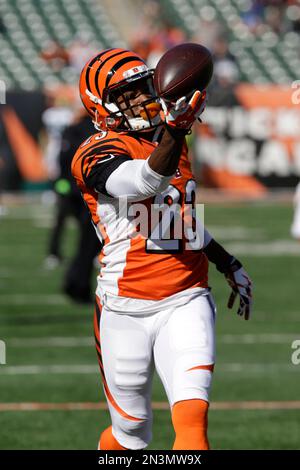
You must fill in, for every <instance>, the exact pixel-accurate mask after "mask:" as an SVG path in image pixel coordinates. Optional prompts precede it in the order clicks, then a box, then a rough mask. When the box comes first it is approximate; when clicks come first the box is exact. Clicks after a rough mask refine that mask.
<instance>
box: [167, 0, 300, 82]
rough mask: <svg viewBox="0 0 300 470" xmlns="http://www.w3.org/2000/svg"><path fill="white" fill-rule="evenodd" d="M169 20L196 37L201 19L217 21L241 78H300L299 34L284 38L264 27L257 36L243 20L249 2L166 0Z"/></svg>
mask: <svg viewBox="0 0 300 470" xmlns="http://www.w3.org/2000/svg"><path fill="white" fill-rule="evenodd" d="M161 4H162V5H163V7H164V10H165V12H167V14H168V17H169V18H171V20H172V21H173V22H174V23H175V24H177V26H179V27H181V28H183V29H184V30H185V31H186V32H187V33H188V34H189V35H191V36H193V35H197V32H198V31H199V28H200V24H201V23H200V22H201V20H207V21H211V20H216V21H218V22H219V23H220V24H221V25H222V29H223V31H224V33H225V35H226V37H227V38H228V41H229V50H230V52H231V53H232V55H234V56H235V58H236V60H237V66H238V68H239V71H240V78H241V79H242V80H245V81H250V82H253V83H264V82H273V83H289V82H291V80H295V79H297V78H299V70H300V58H299V44H300V42H299V35H298V34H297V33H296V32H293V31H287V32H285V33H284V34H282V35H281V36H279V35H278V34H276V33H274V32H273V31H272V30H271V29H270V28H269V30H268V27H266V28H265V31H264V32H263V34H262V35H261V36H257V35H255V34H253V33H252V32H251V30H250V29H249V28H248V27H247V26H246V25H245V23H244V22H243V21H242V18H243V14H244V13H245V12H246V11H247V10H248V9H249V5H250V4H251V2H249V0H210V2H207V0H163V1H162V2H161Z"/></svg>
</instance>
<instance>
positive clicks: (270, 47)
mask: <svg viewBox="0 0 300 470" xmlns="http://www.w3.org/2000/svg"><path fill="white" fill-rule="evenodd" d="M160 4H161V6H162V8H163V10H164V12H165V16H166V17H167V18H168V20H169V21H170V22H171V23H173V24H175V25H177V26H179V27H181V28H183V29H184V30H185V31H186V32H187V33H188V34H189V36H191V37H193V36H196V37H197V32H198V31H199V28H200V27H201V26H200V25H201V23H200V22H201V20H216V21H218V22H219V24H220V25H221V27H222V29H223V31H224V33H225V35H226V37H227V38H228V41H229V50H230V52H231V53H232V55H234V56H235V58H236V61H237V66H238V68H239V72H240V79H241V80H245V81H249V82H253V83H266V82H273V83H288V82H290V81H291V80H294V79H297V78H299V70H300V57H299V35H298V34H297V33H295V32H293V31H288V30H287V32H285V33H284V34H282V36H281V37H279V35H277V34H276V33H274V32H273V31H272V30H271V29H269V30H268V28H266V29H265V31H264V32H263V34H262V35H260V36H259V35H255V34H253V33H252V32H251V30H250V29H249V28H248V27H247V26H246V25H245V23H244V22H243V20H242V18H243V15H244V14H245V12H246V11H247V9H249V0H210V1H209V2H208V1H207V0H162V1H161V2H160ZM0 17H1V18H2V22H3V25H4V28H5V30H4V31H3V32H2V33H0V41H1V47H0V79H2V80H4V81H5V83H6V86H7V88H8V89H9V88H18V89H25V90H26V89H28V90H31V89H36V88H37V87H42V86H43V85H48V84H50V85H52V84H56V83H60V82H63V83H74V82H75V81H76V79H77V75H78V72H76V71H75V70H74V69H72V67H67V68H65V67H62V68H61V69H59V68H58V69H57V68H53V67H52V66H51V64H50V63H48V62H46V61H45V60H43V58H42V57H41V52H42V51H43V50H45V49H47V47H49V45H50V44H51V42H52V43H53V41H55V42H56V43H59V44H60V45H61V46H62V47H64V48H66V49H68V47H69V46H70V45H71V44H72V43H73V42H74V40H76V38H83V39H84V40H86V41H87V42H88V44H90V45H91V46H94V47H95V48H96V49H99V48H103V47H108V46H124V45H125V44H124V43H123V42H122V40H121V38H120V35H119V33H118V30H117V29H116V27H115V26H113V24H112V23H111V21H110V18H109V17H108V15H107V13H106V11H105V8H104V6H103V2H101V1H100V0H51V1H49V0H9V1H8V0H0Z"/></svg>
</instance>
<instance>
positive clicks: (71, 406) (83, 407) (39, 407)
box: [0, 400, 300, 412]
mask: <svg viewBox="0 0 300 470" xmlns="http://www.w3.org/2000/svg"><path fill="white" fill-rule="evenodd" d="M152 409H154V410H159V411H166V410H169V409H170V407H169V404H168V402H165V401H161V402H152ZM57 410H63V411H66V410H67V411H93V410H107V404H106V402H99V403H94V402H74V403H72V402H69V403H38V402H23V403H0V412H1V411H57ZM210 410H227V411H230V410H276V411H278V410H300V400H298V401H236V402H234V401H220V402H212V403H211V404H210Z"/></svg>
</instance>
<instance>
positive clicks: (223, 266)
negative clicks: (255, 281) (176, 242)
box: [203, 230, 252, 320]
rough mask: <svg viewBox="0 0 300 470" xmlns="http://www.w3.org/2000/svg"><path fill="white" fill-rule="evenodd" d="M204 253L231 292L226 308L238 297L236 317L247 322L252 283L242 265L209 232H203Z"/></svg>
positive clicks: (249, 314) (250, 307) (249, 313)
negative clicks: (240, 317)
mask: <svg viewBox="0 0 300 470" xmlns="http://www.w3.org/2000/svg"><path fill="white" fill-rule="evenodd" d="M203 251H204V253H205V254H206V256H207V258H208V260H209V261H210V262H211V263H214V264H215V265H216V268H217V270H218V271H220V272H221V273H222V274H224V276H225V279H226V281H227V282H228V284H229V286H230V287H231V289H232V291H231V294H230V296H229V300H228V304H227V306H228V308H232V307H233V304H234V301H235V299H236V297H237V296H238V297H239V301H240V304H239V308H238V312H237V313H238V315H241V316H243V317H244V318H245V320H249V318H250V316H251V310H252V281H251V279H250V277H249V276H248V274H247V273H246V271H245V270H244V268H243V266H242V263H241V262H240V261H239V260H237V259H236V258H235V257H234V256H233V255H231V254H229V253H228V252H227V251H226V250H225V249H224V248H223V247H222V246H221V245H220V244H219V243H218V242H216V241H215V240H214V239H213V238H212V237H211V235H210V234H209V232H207V231H206V230H205V237H204V248H203Z"/></svg>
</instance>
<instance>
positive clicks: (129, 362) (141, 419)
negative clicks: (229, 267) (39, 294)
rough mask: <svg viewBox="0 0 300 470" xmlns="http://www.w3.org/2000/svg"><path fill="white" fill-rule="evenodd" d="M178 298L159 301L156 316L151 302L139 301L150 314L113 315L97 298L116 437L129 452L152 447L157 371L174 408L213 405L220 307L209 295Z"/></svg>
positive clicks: (105, 378) (100, 348)
mask: <svg viewBox="0 0 300 470" xmlns="http://www.w3.org/2000/svg"><path fill="white" fill-rule="evenodd" d="M176 295H178V303H179V305H178V306H176ZM176 295H174V296H172V300H171V301H170V302H169V304H170V305H168V299H164V300H162V301H156V302H155V305H156V308H155V309H154V311H153V309H152V312H151V311H149V308H147V306H148V305H149V302H148V301H143V300H138V303H139V306H140V305H141V303H142V302H145V305H146V308H145V312H147V313H145V312H144V313H141V311H140V312H139V314H138V315H135V314H132V315H130V314H127V313H126V314H124V310H122V312H117V311H113V310H111V308H110V307H108V303H109V302H105V299H103V298H102V300H100V299H99V298H98V297H97V302H96V305H97V306H96V314H95V336H96V348H97V352H98V360H99V364H100V369H101V374H102V381H103V386H104V391H105V395H106V398H107V402H108V407H109V411H110V415H111V420H112V432H113V435H114V437H115V438H116V439H117V441H118V442H119V443H120V444H121V445H122V446H123V447H126V448H128V449H143V448H145V447H146V446H147V445H148V444H149V442H150V441H151V437H152V410H151V385H152V377H153V371H154V367H155V369H156V370H157V372H158V375H159V377H160V379H161V381H162V383H163V386H164V388H165V391H166V394H167V397H168V401H169V404H170V407H172V406H173V405H174V404H175V403H176V402H178V401H182V400H189V399H197V398H198V399H202V400H206V401H208V400H209V391H210V385H211V378H212V371H211V370H210V369H211V368H212V367H209V366H212V365H213V364H214V362H215V340H214V325H215V304H214V301H213V298H212V296H211V294H210V292H209V290H208V289H190V290H189V291H185V296H182V293H180V294H176ZM170 299H171V298H170ZM183 299H184V300H183ZM123 300H124V298H123ZM128 300H129V302H130V299H128ZM133 300H134V299H133ZM174 300H175V302H174ZM101 302H103V303H104V305H101ZM158 305H159V306H160V309H159V310H157V306H158ZM150 310H151V309H150Z"/></svg>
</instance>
